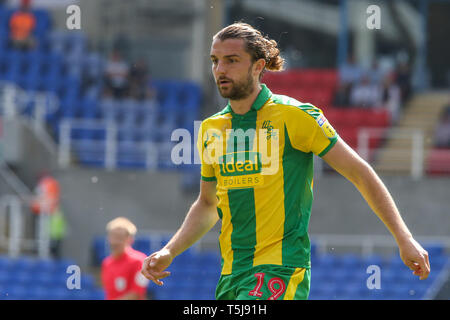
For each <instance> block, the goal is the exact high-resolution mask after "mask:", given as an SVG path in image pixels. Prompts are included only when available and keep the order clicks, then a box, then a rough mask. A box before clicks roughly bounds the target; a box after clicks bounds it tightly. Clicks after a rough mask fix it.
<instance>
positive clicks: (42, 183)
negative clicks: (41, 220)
mask: <svg viewBox="0 0 450 320" xmlns="http://www.w3.org/2000/svg"><path fill="white" fill-rule="evenodd" d="M34 193H35V197H34V199H33V200H32V204H31V210H32V211H33V213H35V214H41V213H48V214H51V213H53V212H54V211H55V210H56V209H57V208H58V206H59V199H60V187H59V182H58V181H57V180H56V179H55V178H54V177H52V176H51V175H50V174H49V173H48V172H46V171H44V172H42V173H41V174H40V178H39V181H38V183H37V185H36V188H35V191H34Z"/></svg>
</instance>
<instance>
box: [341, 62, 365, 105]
mask: <svg viewBox="0 0 450 320" xmlns="http://www.w3.org/2000/svg"><path fill="white" fill-rule="evenodd" d="M361 76H362V68H361V67H360V66H359V65H358V64H357V63H356V62H355V58H354V56H353V55H349V57H348V59H347V62H345V63H344V64H343V65H341V66H340V67H339V81H338V87H337V89H336V96H335V99H334V105H336V106H337V107H345V106H349V105H350V102H351V101H350V95H351V92H352V90H353V86H354V85H355V84H356V83H357V82H358V81H359V80H360V79H361Z"/></svg>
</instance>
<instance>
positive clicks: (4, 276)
mask: <svg viewBox="0 0 450 320" xmlns="http://www.w3.org/2000/svg"><path fill="white" fill-rule="evenodd" d="M10 279H11V277H10V276H9V273H8V272H7V271H6V270H0V285H4V284H8V282H9V281H10Z"/></svg>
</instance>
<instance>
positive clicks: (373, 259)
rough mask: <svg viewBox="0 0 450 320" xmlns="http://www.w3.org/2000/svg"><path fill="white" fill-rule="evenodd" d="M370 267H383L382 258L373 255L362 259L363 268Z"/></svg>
mask: <svg viewBox="0 0 450 320" xmlns="http://www.w3.org/2000/svg"><path fill="white" fill-rule="evenodd" d="M370 265H376V266H379V267H381V266H383V265H385V261H384V259H383V257H382V256H380V255H377V254H373V255H369V256H366V257H363V266H364V267H365V268H367V267H368V266H370Z"/></svg>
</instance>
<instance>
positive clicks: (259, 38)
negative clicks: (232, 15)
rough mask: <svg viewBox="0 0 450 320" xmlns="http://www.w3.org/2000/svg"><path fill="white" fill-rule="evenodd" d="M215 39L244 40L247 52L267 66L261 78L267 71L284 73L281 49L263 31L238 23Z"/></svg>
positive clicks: (222, 31) (226, 28)
mask: <svg viewBox="0 0 450 320" xmlns="http://www.w3.org/2000/svg"><path fill="white" fill-rule="evenodd" d="M213 39H219V40H221V41H224V40H226V39H243V40H244V42H245V50H246V51H247V52H248V53H249V54H250V56H251V57H252V61H253V62H255V61H257V60H259V59H264V61H265V62H266V65H265V67H264V70H263V71H262V72H261V74H260V76H259V78H260V79H261V77H262V76H263V74H264V71H265V70H269V71H282V70H283V67H284V59H283V58H282V57H281V56H280V49H279V48H278V44H277V42H276V41H275V40H272V39H269V38H267V37H265V36H263V34H262V33H261V31H259V30H257V29H255V28H253V27H252V26H251V25H249V24H248V23H244V22H236V23H233V24H231V25H229V26H227V27H225V28H223V29H222V30H220V31H219V32H218V33H217V34H216V35H215V36H214V37H213Z"/></svg>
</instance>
